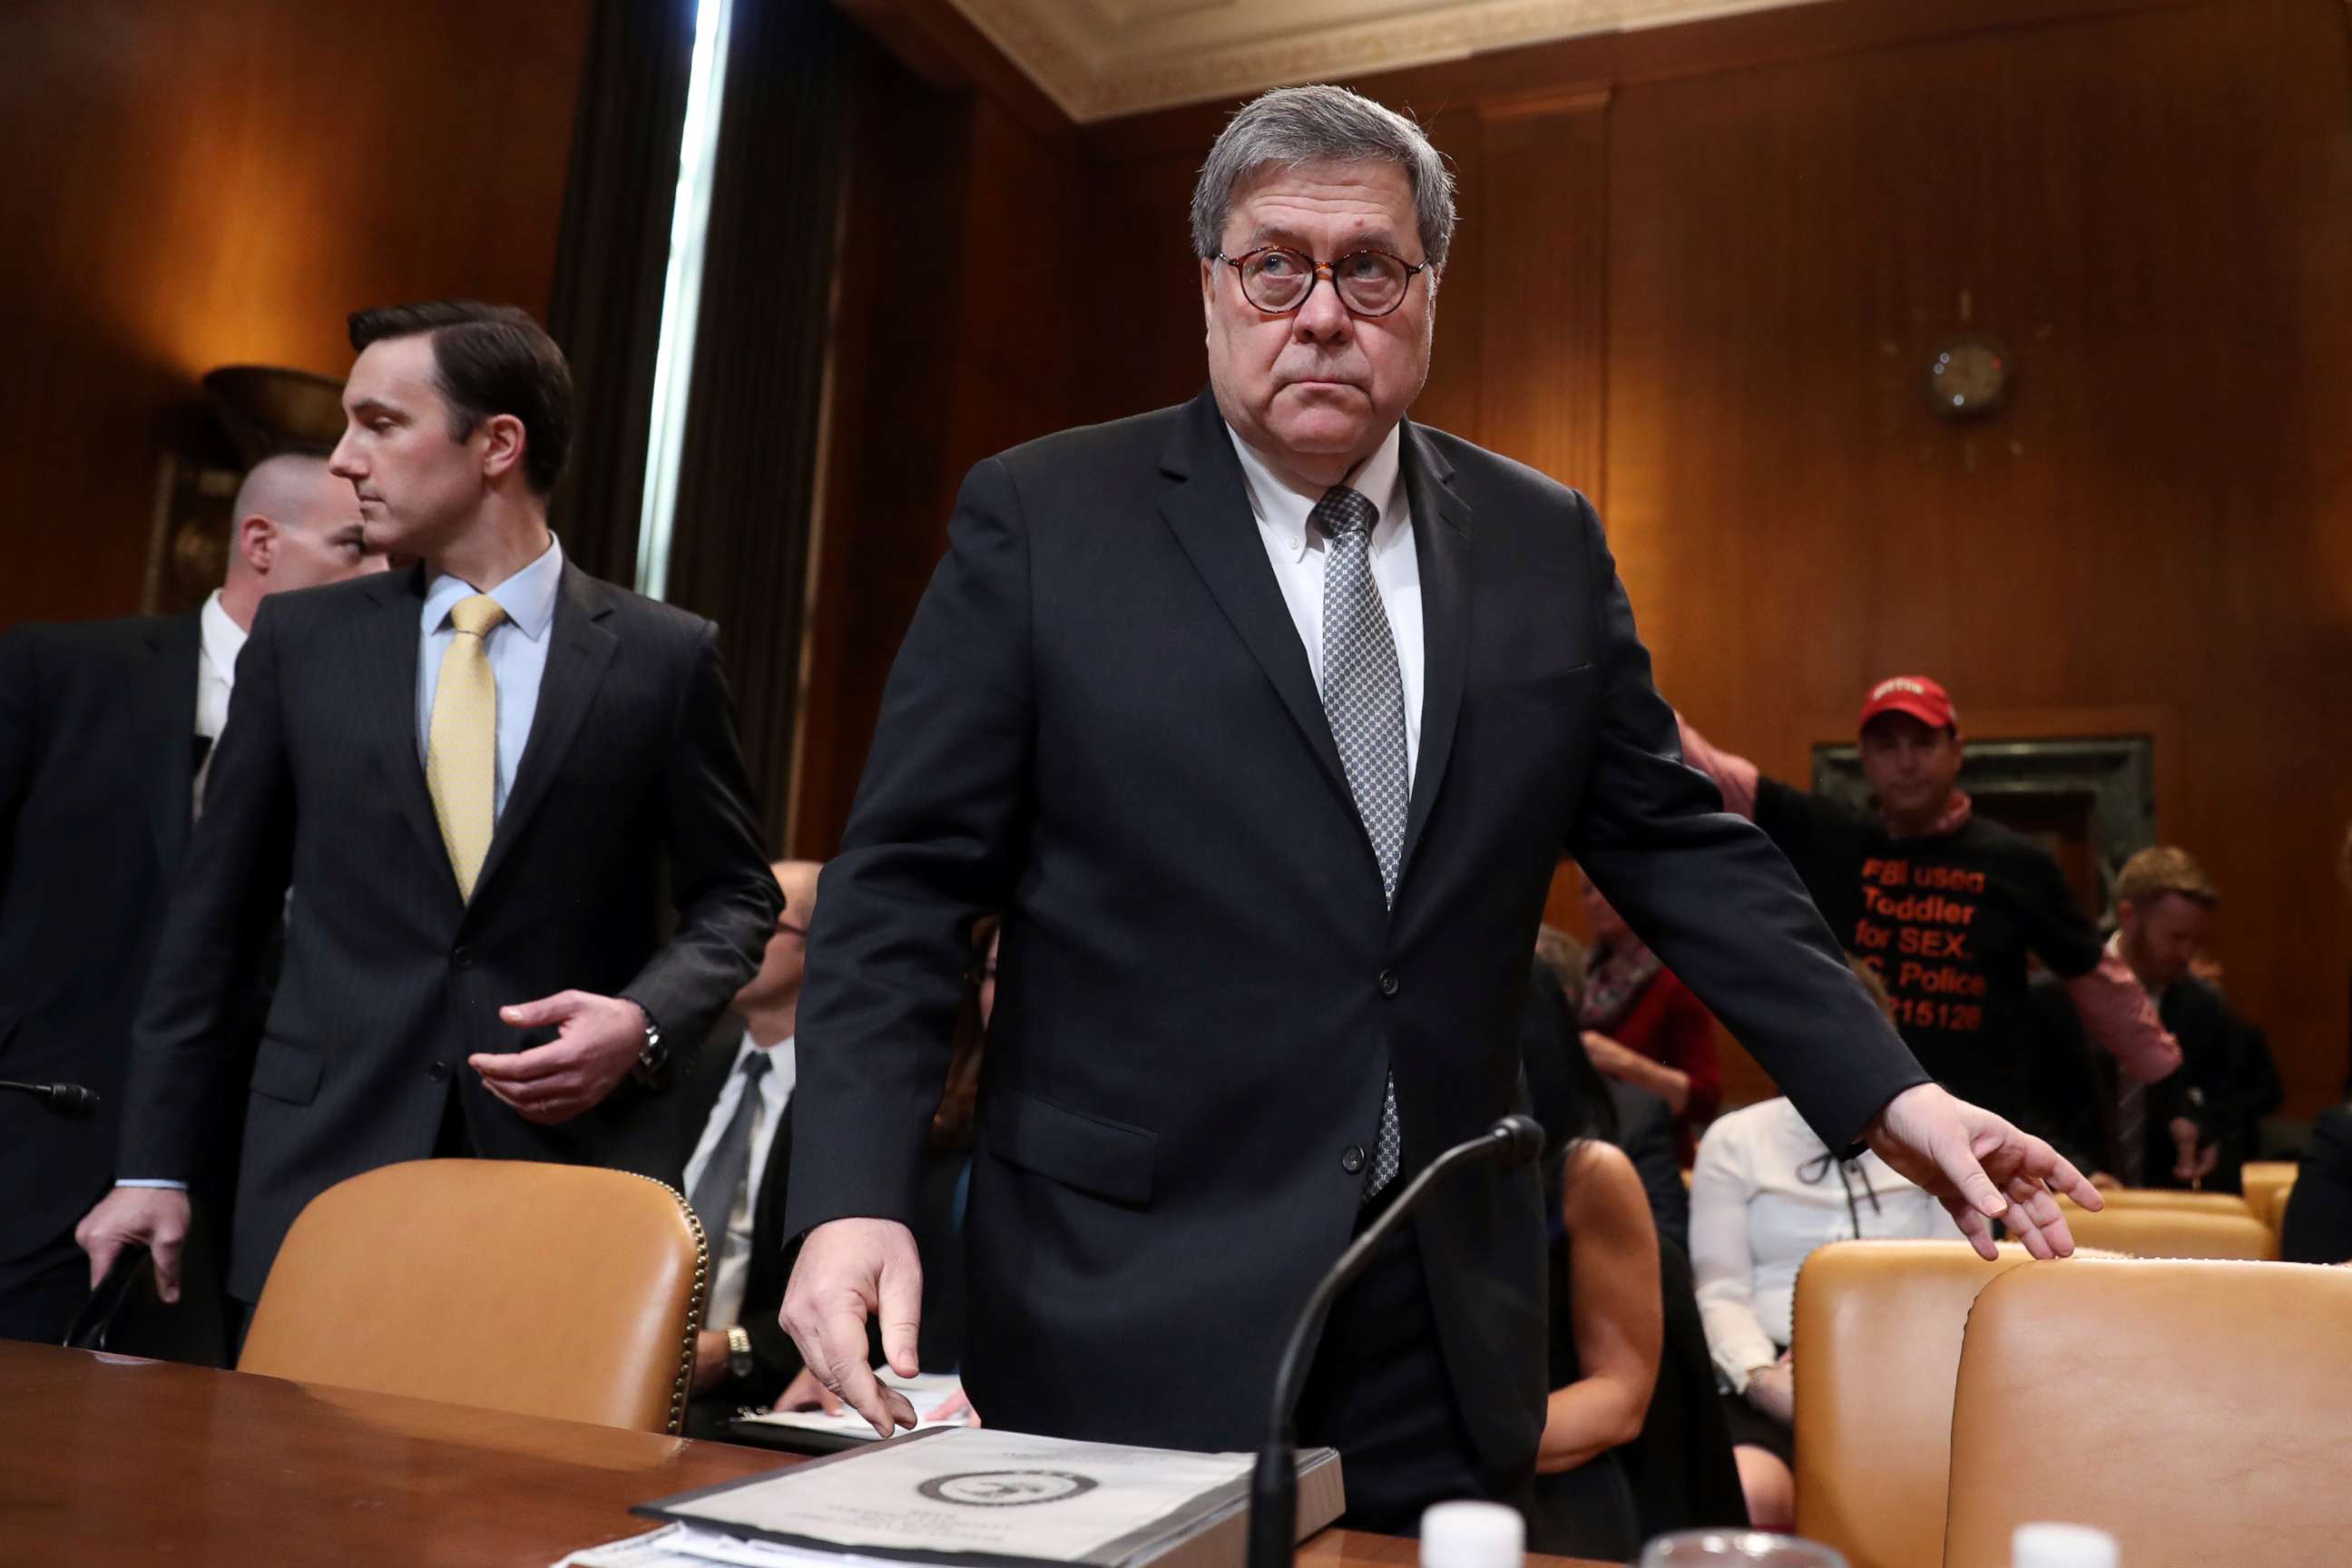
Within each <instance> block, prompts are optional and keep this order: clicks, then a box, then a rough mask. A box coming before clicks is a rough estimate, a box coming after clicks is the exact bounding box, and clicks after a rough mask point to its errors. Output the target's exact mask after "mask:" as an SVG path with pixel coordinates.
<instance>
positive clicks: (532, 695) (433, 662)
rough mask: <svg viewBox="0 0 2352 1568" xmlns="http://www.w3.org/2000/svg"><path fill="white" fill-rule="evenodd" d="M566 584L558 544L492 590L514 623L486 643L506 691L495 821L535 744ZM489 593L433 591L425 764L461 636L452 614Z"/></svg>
mask: <svg viewBox="0 0 2352 1568" xmlns="http://www.w3.org/2000/svg"><path fill="white" fill-rule="evenodd" d="M562 584H563V547H562V545H561V544H559V543H557V542H555V541H554V539H553V537H552V536H551V537H550V538H549V540H548V544H547V548H546V549H545V550H544V551H542V552H540V556H539V559H538V560H536V561H534V562H532V563H530V565H528V566H526V567H524V568H523V569H522V570H521V571H520V572H518V573H516V574H514V575H513V576H511V577H509V578H508V579H507V580H506V581H505V582H503V583H500V584H498V586H496V587H494V588H491V589H489V590H488V594H489V595H490V597H491V598H493V599H496V600H497V601H498V602H499V608H500V609H502V610H504V611H505V612H506V613H507V618H506V619H505V620H503V621H500V622H499V624H498V625H497V626H492V627H491V628H490V633H489V636H488V637H486V638H484V639H483V651H484V652H485V653H486V654H488V656H489V660H490V676H491V679H494V680H496V681H497V682H498V686H499V709H498V713H499V717H498V726H499V778H498V789H497V791H496V792H495V793H494V794H493V795H492V796H491V805H490V809H491V812H492V814H493V816H495V815H496V814H498V813H499V812H503V811H505V810H506V808H507V795H508V794H509V792H511V791H512V790H513V788H514V780H515V769H516V767H517V766H518V765H519V764H520V763H521V762H522V749H523V746H524V744H525V743H526V742H529V741H530V721H531V720H532V718H533V717H534V716H536V715H537V714H538V712H539V683H540V678H541V677H542V676H544V675H545V674H546V673H547V646H548V641H549V638H548V630H549V628H550V627H551V626H553V625H554V624H555V595H556V592H557V590H558V589H560V588H561V587H562ZM482 591H483V590H481V589H478V588H477V587H475V586H474V585H473V584H471V583H468V582H467V581H465V580H464V579H463V578H461V577H452V576H450V575H449V574H447V573H446V572H445V573H443V574H441V575H440V576H438V577H436V578H434V579H433V582H432V584H431V585H430V586H428V587H427V588H426V589H425V613H424V615H423V616H422V617H421V619H420V622H419V626H418V635H419V636H421V637H423V638H424V642H423V643H422V645H420V647H418V649H417V655H416V758H417V761H418V762H420V763H421V762H423V761H424V760H425V756H426V754H427V753H428V752H430V751H431V750H432V745H433V697H434V694H435V692H436V691H437V690H438V689H440V684H441V656H442V655H443V654H445V653H446V652H448V651H449V644H450V643H451V641H453V640H454V639H455V638H456V637H457V628H456V627H454V626H451V625H450V624H449V612H450V611H451V610H453V609H455V608H457V605H458V603H459V602H460V601H461V600H465V599H470V598H472V597H473V596H474V595H476V594H478V593H480V592H482Z"/></svg>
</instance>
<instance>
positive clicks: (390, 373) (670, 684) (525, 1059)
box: [79, 302, 782, 1301]
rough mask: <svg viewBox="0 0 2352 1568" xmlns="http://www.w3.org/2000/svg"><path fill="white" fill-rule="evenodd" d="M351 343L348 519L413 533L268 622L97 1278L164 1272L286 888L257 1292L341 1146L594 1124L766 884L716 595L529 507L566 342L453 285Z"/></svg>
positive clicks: (346, 1164) (553, 1156)
mask: <svg viewBox="0 0 2352 1568" xmlns="http://www.w3.org/2000/svg"><path fill="white" fill-rule="evenodd" d="M352 347H353V348H354V349H356V350H358V351H359V358H358V360H357V362H356V363H354V364H353V365H352V373H351V378H350V380H349V382H348V383H347V384H346V385H345V387H344V389H343V408H344V412H345V416H346V418H347V421H348V425H347V427H346V429H345V430H344V433H343V437H342V440H341V444H340V445H339V446H337V447H336V448H335V453H334V458H333V460H332V466H333V470H334V472H335V473H336V474H337V475H338V476H340V477H341V479H344V480H345V481H347V482H348V483H349V484H350V485H351V486H352V490H353V491H354V493H355V494H356V496H357V498H358V503H359V509H360V512H361V515H362V520H363V521H364V524H365V528H366V534H367V539H368V542H369V543H370V544H371V545H373V546H375V547H378V548H381V549H383V550H385V551H387V552H393V553H395V554H398V555H401V556H404V557H410V558H413V559H414V560H415V563H416V564H415V565H414V566H412V567H411V568H410V569H408V570H406V571H403V572H399V573H393V574H383V575H380V576H376V577H373V578H369V579H367V580H365V581H362V582H359V583H353V584H344V585H342V586H341V587H337V588H332V589H328V590H324V591H322V592H320V593H316V594H306V595H293V596H289V597H284V598H277V599H272V600H269V601H268V602H267V603H266V604H265V605H264V606H263V609H262V612H261V614H260V615H259V616H257V618H256V620H255V622H254V628H253V637H252V640H251V642H249V643H248V644H247V647H246V650H245V653H244V655H243V658H242V669H241V676H240V679H239V681H238V684H237V689H236V699H235V700H234V702H233V704H232V706H231V713H230V722H229V725H228V728H227V730H226V731H225V732H224V734H223V737H222V741H221V744H220V747H219V749H218V751H217V752H216V753H215V757H214V760H213V764H212V770H211V781H210V784H209V786H208V791H207V794H206V797H205V814H204V818H203V822H202V824H201V826H200V830H199V831H198V833H197V835H196V837H195V842H194V847H193V848H192V850H191V852H190V856H189V863H188V868H187V871H186V874H185V875H184V878H183V879H182V881H181V884H180V887H179V889H178V892H177V894H176V896H175V897H174V899H173V903H172V909H171V913H170V915H169V917H168V919H167V921H166V922H165V927H164V931H163V940H162V943H161V946H160V948H159V951H158V952H157V955H156V960H155V963H154V967H153V970H152V973H151V975H150V978H149V981H148V984H147V988H146V994H145V996H144V999H143V1001H142V1005H141V1007H140V1012H139V1023H138V1027H137V1031H136V1047H135V1051H134V1055H133V1059H132V1063H131V1077H130V1084H129V1089H128V1093H127V1095H126V1100H127V1102H128V1103H127V1107H126V1110H125V1112H124V1118H123V1136H122V1152H121V1158H120V1160H119V1162H118V1163H117V1170H118V1171H119V1173H120V1179H119V1181H118V1183H117V1184H116V1186H115V1189H114V1191H113V1192H112V1193H111V1194H109V1195H108V1196H107V1197H106V1198H105V1199H104V1200H103V1201H102V1202H100V1204H99V1205H98V1206H97V1207H96V1208H94V1209H92V1210H91V1211H90V1213H89V1215H88V1216H87V1217H85V1218H84V1220H83V1221H82V1224H81V1226H80V1232H79V1240H80V1241H81V1243H82V1245H83V1247H84V1248H85V1250H87V1251H88V1252H89V1266H90V1271H91V1277H92V1278H93V1279H96V1278H97V1277H99V1276H100V1274H102V1273H103V1272H104V1270H105V1268H106V1267H107V1265H108V1264H109V1262H110V1260H111V1259H112V1258H113V1257H114V1255H115V1253H116V1252H117V1251H118V1250H119V1249H120V1248H121V1247H122V1246H123V1245H124V1244H125V1243H127V1242H131V1241H139V1242H143V1243H145V1244H146V1245H147V1246H148V1247H149V1248H150V1249H151V1251H152V1253H153V1255H154V1258H155V1264H156V1273H157V1276H158V1279H159V1282H160V1284H161V1286H162V1289H163V1294H164V1295H165V1296H166V1297H167V1298H168V1297H169V1296H170V1295H171V1294H172V1293H173V1289H174V1288H175V1284H176V1273H177V1264H178V1251H179V1244H180V1240H181V1237H182V1233H183V1228H184V1225H185V1222H186V1213H187V1204H186V1198H185V1195H184V1194H183V1193H181V1192H179V1191H177V1190H175V1189H176V1188H177V1187H179V1186H180V1185H181V1184H184V1183H185V1182H186V1180H187V1179H188V1175H189V1170H190V1165H191V1161H192V1158H193V1149H194V1144H195V1142H197V1140H198V1139H199V1137H200V1135H201V1126H200V1122H201V1114H202V1107H203V1105H204V1103H205V1100H206V1097H207V1095H208V1093H209V1092H210V1091H211V1089H212V1087H213V1086H214V1084H215V1082H216V1081H217V1080H219V1079H221V1078H222V1077H223V1076H224V1074H225V1073H226V1072H227V1071H229V1070H230V1066H229V1061H228V1058H227V1054H226V1041H225V1040H224V1038H223V1025H224V1022H225V1019H226V1013H227V1011H228V1004H229V1000H230V998H231V997H232V996H234V995H235V994H236V988H237V986H238V985H239V984H241V983H242V981H243V979H244V977H245V976H246V974H247V973H249V971H250V969H251V967H252V965H253V963H254V960H255V955H256V953H257V951H258V948H259V945H260V942H261V941H262V938H263V935H264V933H265V931H267V930H268V928H269V927H270V926H271V925H272V924H273V923H274V922H275V921H276V920H277V918H278V913H279V911H280V910H287V911H288V913H287V916H286V942H285V956H284V960H283V963H282V967H281V970H280V973H279V977H278V986H277V991H276V994H275V996H274V999H273V1001H272V1003H271V1005H270V1009H269V1016H268V1025H267V1026H266V1028H265V1030H264V1033H263V1037H262V1041H261V1046H260V1049H259V1051H258V1053H257V1056H256V1058H255V1059H254V1063H253V1067H252V1070H251V1075H250V1082H249V1089H250V1098H249V1100H248V1101H247V1118H246V1130H245V1142H244V1150H243V1156H242V1160H241V1168H240V1173H239V1183H238V1192H237V1205H236V1227H235V1240H234V1247H233V1253H232V1258H231V1264H230V1272H229V1279H228V1287H229V1291H230V1293H231V1294H232V1295H233V1296H235V1297H236V1298H237V1299H238V1300H245V1301H251V1300H255V1299H256V1298H257V1296H258V1295H259V1293H260V1290H261V1287H262V1282H263V1280H264V1279H266V1278H267V1277H268V1271H269V1265H270V1261H271V1259H272V1258H275V1256H276V1255H277V1251H278V1243H279V1241H280V1240H281V1239H282V1238H283V1237H284V1236H285V1234H286V1230H287V1228H288V1226H290V1225H292V1223H293V1221H294V1217H295V1215H297V1214H299V1212H300V1211H301V1209H302V1207H303V1205H305V1204H307V1203H308V1202H309V1201H310V1199H311V1198H313V1197H315V1196H316V1195H318V1194H320V1192H322V1191H324V1190H325V1189H326V1188H328V1187H330V1186H331V1185H333V1184H335V1183H337V1182H339V1181H341V1180H342V1179H344V1178H345V1177H348V1176H352V1175H357V1174H358V1173H361V1172H363V1171H368V1170H373V1169H374V1168H376V1167H378V1166H382V1165H386V1164H391V1163H394V1162H396V1161H402V1160H413V1159H421V1158H424V1157H426V1156H428V1155H434V1154H472V1155H480V1156H486V1157H502V1158H513V1159H529V1160H555V1161H574V1162H580V1163H596V1162H599V1161H600V1160H602V1159H604V1157H605V1156H606V1155H607V1153H608V1152H610V1151H611V1150H612V1149H614V1147H615V1145H616V1143H617V1142H618V1141H619V1140H620V1138H621V1136H622V1134H623V1133H624V1132H625V1129H626V1126H627V1123H628V1122H629V1121H630V1119H631V1117H632V1115H633V1113H634V1112H635V1111H636V1110H637V1109H638V1108H639V1107H640V1105H641V1102H642V1101H643V1100H644V1098H645V1097H646V1095H647V1094H649V1093H653V1092H656V1091H657V1090H658V1089H659V1088H660V1086H661V1085H662V1084H663V1083H664V1081H665V1068H666V1058H667V1049H668V1048H669V1043H670V1041H671V1040H673V1039H676V1040H688V1041H690V1040H697V1039H699V1038H701V1037H702V1036H703V1035H704V1034H705V1033H706V1032H707V1031H708V1030H709V1026H710V1023H711V1020H712V1019H714V1018H715V1017H716V1016H718V1014H719V1009H720V1008H721V1007H722V1006H724V1005H725V1004H726V1001H727V998H728V997H729V995H730V994H732V993H733V992H734V990H735V988H736V987H737V986H738V985H740V984H742V982H743V981H744V980H745V979H746V978H748V977H749V976H750V975H751V972H752V970H753V968H754V967H755V965H756V963H757V962H758V955H759V952H760V945H761V942H762V940H763V939H764V938H765V937H766V936H767V934H768V932H769V931H770V929H771V927H772V924H773V922H774V921H775V918H776V914H777V910H778V908H779V905H780V902H781V899H782V895H781V894H780V893H779V892H778V890H777V888H776V881H775V878H774V877H773V876H772V875H771V874H770V872H769V870H768V865H767V857H766V856H765V855H764V854H763V853H762V852H761V847H760V842H759V833H758V829H757V826H756V825H755V820H754V814H753V811H752V805H751V789H750V784H749V783H748V782H747V781H746V779H745V777H744V773H743V763H742V758H741V753H740V751H739V749H738V748H737V745H736V740H735V731H734V725H733V721H732V720H731V718H730V714H729V710H728V699H727V689H726V684H725V681H724V679H723V678H722V677H721V674H720V671H719V647H718V633H717V628H715V627H714V626H711V625H710V624H709V622H708V621H704V620H701V619H699V618H698V617H696V616H689V615H687V614H685V613H683V612H681V611H678V610H675V609H672V608H670V607H668V606H667V605H660V604H656V603H655V602H653V601H651V600H648V599H643V598H640V597H638V596H637V595H634V594H630V593H627V592H625V591H624V590H622V589H619V588H616V587H614V586H612V585H610V584H604V583H600V582H597V581H596V580H595V579H593V578H591V577H589V576H587V575H586V574H583V573H582V572H581V571H579V569H578V568H576V567H573V566H572V565H570V564H569V563H566V562H565V561H564V559H563V552H562V548H561V547H560V546H559V545H558V544H557V542H556V541H555V538H554V536H553V535H552V534H551V532H550V531H549V530H548V525H547V498H548V495H549V492H550V491H551V490H552V489H554V487H555V482H556V479H557V478H558V476H559V475H560V474H561V473H562V468H563V462H564V458H565V449H566V447H567V446H568V444H569V442H570V438H571V431H572V382H571V372H570V369H569V367H568V366H567V365H566V364H565V363H564V360H563V355H562V351H561V350H560V349H558V348H557V347H556V346H555V343H554V342H553V341H552V340H551V339H550V338H549V337H548V336H547V334H546V333H545V332H544V331H541V329H540V327H539V325H538V324H537V323H536V322H534V321H531V320H530V317H529V316H527V315H525V314H524V313H523V312H521V311H520V310H513V309H510V308H505V307H490V306H484V305H478V304H474V303H471V302H443V303H435V304H428V305H416V306H403V307H397V308H394V309H390V310H366V311H362V312H361V313H359V314H358V315H356V316H354V317H352ZM665 885H667V889H668V890H669V895H670V900H671V902H672V903H673V904H674V906H675V909H676V913H677V925H676V931H675V932H674V934H672V935H670V936H669V937H668V938H667V940H665V939H664V938H663V937H662V936H661V934H660V921H661V910H660V909H659V907H658V904H659V899H658V892H659V889H661V888H662V887H663V886H665ZM289 890H290V892H291V895H292V897H291V902H290V904H289V901H288V894H289Z"/></svg>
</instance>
